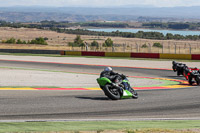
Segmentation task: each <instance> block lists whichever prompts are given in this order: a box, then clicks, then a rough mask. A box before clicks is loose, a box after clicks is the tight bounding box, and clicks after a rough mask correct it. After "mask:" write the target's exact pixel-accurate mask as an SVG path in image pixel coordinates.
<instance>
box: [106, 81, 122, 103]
mask: <svg viewBox="0 0 200 133" xmlns="http://www.w3.org/2000/svg"><path fill="white" fill-rule="evenodd" d="M103 90H104V93H105V95H106V96H107V97H109V98H110V99H112V100H119V99H120V92H119V90H118V89H117V88H114V87H113V86H112V85H110V84H106V85H105V86H104V88H103Z"/></svg>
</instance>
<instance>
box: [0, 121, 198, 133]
mask: <svg viewBox="0 0 200 133" xmlns="http://www.w3.org/2000/svg"><path fill="white" fill-rule="evenodd" d="M199 123H200V120H171V121H80V122H1V123H0V132H2V133H4V132H10V133H12V132H15V133H16V132H64V131H76V132H79V131H96V132H98V131H99V132H100V131H105V130H123V131H126V132H137V131H138V132H139V131H146V130H149V131H150V130H152V131H153V130H154V131H157V130H158V131H169V130H170V131H174V130H188V129H190V130H192V129H193V130H194V129H196V130H197V129H198V131H200V125H199Z"/></svg>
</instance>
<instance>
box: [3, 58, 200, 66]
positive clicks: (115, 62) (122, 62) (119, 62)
mask: <svg viewBox="0 0 200 133" xmlns="http://www.w3.org/2000/svg"><path fill="white" fill-rule="evenodd" d="M1 59H4V60H19V61H20V60H23V61H40V62H56V63H72V64H91V65H93V64H95V65H106V66H127V67H147V68H164V69H171V68H172V61H155V60H131V59H108V58H107V59H105V58H85V57H44V56H13V55H0V60H1ZM182 63H185V64H186V65H187V66H189V67H198V68H200V62H182Z"/></svg>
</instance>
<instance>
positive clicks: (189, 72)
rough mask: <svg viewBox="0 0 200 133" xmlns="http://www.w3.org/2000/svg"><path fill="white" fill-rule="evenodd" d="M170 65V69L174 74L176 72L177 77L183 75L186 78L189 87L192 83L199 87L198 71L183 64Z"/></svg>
mask: <svg viewBox="0 0 200 133" xmlns="http://www.w3.org/2000/svg"><path fill="white" fill-rule="evenodd" d="M172 64H173V66H172V68H173V70H174V72H177V75H178V76H180V75H183V76H184V77H185V78H186V80H188V82H189V84H190V85H192V84H193V83H196V84H197V85H200V69H198V68H196V67H195V68H191V67H188V66H186V65H185V64H183V63H179V62H176V61H173V62H172Z"/></svg>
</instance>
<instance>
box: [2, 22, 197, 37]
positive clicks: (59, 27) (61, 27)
mask: <svg viewBox="0 0 200 133" xmlns="http://www.w3.org/2000/svg"><path fill="white" fill-rule="evenodd" d="M80 25H84V26H87V25H88V26H89V25H90V26H91V25H93V26H97V27H98V26H99V27H101V26H103V25H104V26H108V27H112V26H113V28H114V27H117V28H119V27H123V28H124V27H127V24H123V23H107V24H106V23H69V22H55V21H42V22H41V23H38V24H37V23H36V24H22V23H11V22H5V21H0V27H13V28H21V27H25V28H38V29H49V30H52V31H56V32H59V33H67V34H77V35H95V36H117V37H126V38H143V39H156V40H200V35H187V36H183V35H180V34H175V35H173V34H171V33H167V34H166V35H164V34H162V33H160V32H143V31H138V32H137V33H131V32H120V31H115V32H103V31H89V30H85V29H75V30H74V29H67V27H72V26H80ZM143 26H144V27H150V28H151V27H154V28H155V27H156V28H158V27H160V28H170V27H171V28H177V29H183V28H188V26H189V27H190V28H191V27H196V28H197V27H198V26H199V27H200V23H196V26H194V24H193V23H144V24H143Z"/></svg>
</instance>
